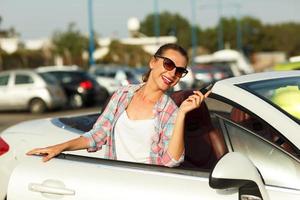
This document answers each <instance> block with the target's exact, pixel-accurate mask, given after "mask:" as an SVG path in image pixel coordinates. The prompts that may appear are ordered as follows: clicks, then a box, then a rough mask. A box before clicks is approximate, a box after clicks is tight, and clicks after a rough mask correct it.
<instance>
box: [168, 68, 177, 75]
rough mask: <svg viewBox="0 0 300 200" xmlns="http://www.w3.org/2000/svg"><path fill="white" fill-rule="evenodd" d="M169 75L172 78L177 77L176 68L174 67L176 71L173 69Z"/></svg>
mask: <svg viewBox="0 0 300 200" xmlns="http://www.w3.org/2000/svg"><path fill="white" fill-rule="evenodd" d="M168 73H169V74H170V75H171V76H172V77H176V75H175V74H176V68H175V67H174V69H172V70H171V71H168Z"/></svg>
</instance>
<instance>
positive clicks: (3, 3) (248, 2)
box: [0, 0, 300, 40]
mask: <svg viewBox="0 0 300 200" xmlns="http://www.w3.org/2000/svg"><path fill="white" fill-rule="evenodd" d="M219 1H221V2H222V9H221V11H220V9H218V8H220V7H218V2H219ZM156 2H157V4H156V5H157V6H156V7H155V0H93V19H94V20H93V21H94V23H93V25H94V29H95V31H96V32H97V33H98V34H99V35H100V36H102V37H111V36H113V37H118V38H123V37H128V35H129V34H128V29H127V21H128V19H129V18H131V17H136V18H137V19H139V20H140V21H142V20H143V19H144V18H145V17H146V16H147V15H148V14H151V13H153V12H154V11H155V10H156V8H158V11H159V12H163V11H168V12H171V13H179V14H180V15H182V16H183V17H185V18H186V19H188V20H189V21H190V22H191V23H195V24H197V25H198V26H200V27H201V28H207V27H211V26H215V25H216V23H217V21H218V19H219V16H224V17H237V16H246V15H247V16H253V17H255V18H257V19H259V20H261V22H262V23H268V24H274V23H281V22H291V21H292V22H298V23H300V12H299V11H298V10H300V0H156ZM192 2H194V3H192ZM87 5H88V0H48V1H46V0H0V16H1V17H2V22H1V24H0V29H7V28H10V27H14V28H15V30H16V31H17V32H18V33H20V34H21V38H22V39H24V40H26V39H41V38H45V37H51V36H52V35H53V33H54V31H65V30H66V29H67V26H68V24H69V23H71V22H74V23H75V24H76V27H77V28H79V30H80V31H81V32H82V33H83V34H87V33H88V6H87ZM192 5H195V7H194V11H195V17H194V18H193V17H192V11H193V9H192ZM237 5H239V6H237ZM193 19H194V20H193Z"/></svg>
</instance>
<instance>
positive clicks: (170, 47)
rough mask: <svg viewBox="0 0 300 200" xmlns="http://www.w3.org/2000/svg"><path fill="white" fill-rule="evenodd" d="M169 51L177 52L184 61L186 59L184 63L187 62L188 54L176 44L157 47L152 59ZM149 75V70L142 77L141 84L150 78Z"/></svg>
mask: <svg viewBox="0 0 300 200" xmlns="http://www.w3.org/2000/svg"><path fill="white" fill-rule="evenodd" d="M169 49H172V50H174V51H177V52H179V53H180V54H181V55H182V56H183V57H184V58H185V59H186V63H188V62H189V57H188V54H187V52H186V50H185V49H184V48H183V47H181V46H180V45H178V44H174V43H168V44H164V45H162V46H161V47H159V49H158V50H157V51H156V53H155V54H154V58H155V55H163V54H164V52H166V51H167V50H169ZM150 73H151V69H149V70H148V71H147V72H146V73H145V74H144V75H143V78H142V80H143V82H146V81H147V80H148V78H149V76H150Z"/></svg>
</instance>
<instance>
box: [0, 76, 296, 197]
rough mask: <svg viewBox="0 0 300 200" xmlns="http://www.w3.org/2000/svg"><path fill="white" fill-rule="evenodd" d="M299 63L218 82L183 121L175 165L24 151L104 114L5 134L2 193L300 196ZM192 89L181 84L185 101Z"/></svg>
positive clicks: (0, 149) (0, 143)
mask: <svg viewBox="0 0 300 200" xmlns="http://www.w3.org/2000/svg"><path fill="white" fill-rule="evenodd" d="M299 88H300V71H285V72H263V73H255V74H250V75H244V76H240V77H234V78H229V79H225V80H221V81H218V82H216V83H215V85H214V86H213V88H212V93H211V94H210V96H209V98H208V99H207V100H206V101H205V102H204V103H202V104H201V106H200V108H199V109H196V110H193V111H191V112H190V113H189V114H188V116H187V117H186V122H185V149H186V153H185V160H184V162H183V163H182V164H181V165H180V166H178V167H175V168H168V167H163V166H154V165H147V164H139V163H130V162H124V161H116V160H107V159H103V155H102V153H101V151H99V152H96V153H88V152H87V151H73V152H64V153H63V154H60V155H59V156H57V157H56V158H54V159H52V160H51V161H49V162H46V163H43V162H42V161H41V157H39V156H26V155H25V152H27V151H28V150H30V149H32V148H35V147H43V146H47V145H52V144H56V143H60V142H63V141H66V140H69V139H71V138H74V137H78V136H79V135H80V134H83V133H84V132H85V131H88V130H89V129H91V127H92V126H93V124H94V122H95V121H96V119H97V118H98V116H99V114H90V115H82V116H71V117H60V118H52V119H40V120H34V121H28V122H23V123H20V124H18V125H15V126H12V127H10V128H8V129H6V130H5V131H3V132H2V133H1V135H0V177H1V179H0V199H5V198H7V199H8V200H16V199H30V200H34V199H69V200H73V199H78V200H81V199H121V198H122V199H153V198H154V199H198V200H199V199H206V200H207V199H213V200H217V199H218V200H219V199H228V200H259V199H264V200H269V199H271V200H279V199H280V200H282V199H293V200H300V125H299V124H300V89H299ZM191 93H192V91H187V90H185V91H176V92H174V93H172V94H171V97H172V98H173V100H174V101H175V102H176V104H178V105H180V103H181V102H182V101H183V100H184V99H185V98H186V97H187V96H189V95H190V94H191Z"/></svg>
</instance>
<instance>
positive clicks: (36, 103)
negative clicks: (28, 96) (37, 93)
mask: <svg viewBox="0 0 300 200" xmlns="http://www.w3.org/2000/svg"><path fill="white" fill-rule="evenodd" d="M46 108H47V107H46V104H45V102H44V101H43V100H41V99H33V100H31V101H30V103H29V111H30V112H31V113H35V114H38V113H43V112H45V110H46Z"/></svg>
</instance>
